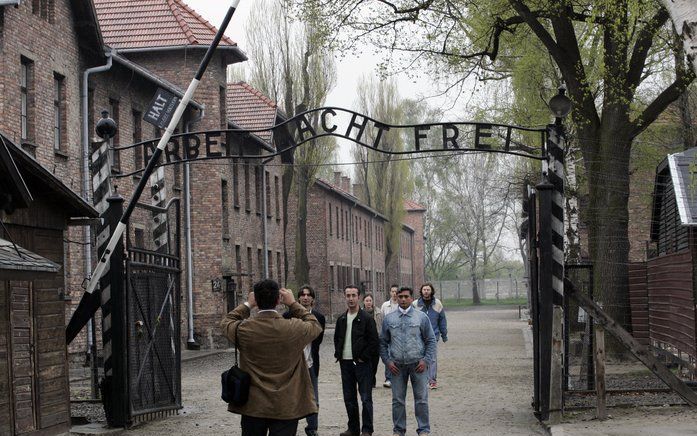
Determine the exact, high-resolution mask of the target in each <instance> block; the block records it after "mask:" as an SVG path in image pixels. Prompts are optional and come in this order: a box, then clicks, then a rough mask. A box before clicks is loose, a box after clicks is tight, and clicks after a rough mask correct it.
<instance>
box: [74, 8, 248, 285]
mask: <svg viewBox="0 0 697 436" xmlns="http://www.w3.org/2000/svg"><path fill="white" fill-rule="evenodd" d="M239 3H240V0H233V1H232V5H231V6H230V8H229V9H228V12H227V14H226V15H225V18H224V19H223V23H222V24H221V25H220V28H219V29H218V33H216V34H215V37H214V38H213V42H211V45H210V46H209V47H208V50H207V51H206V54H205V55H204V56H203V59H202V60H201V64H200V65H199V68H198V71H197V72H196V75H195V76H194V78H193V79H192V80H191V83H190V84H189V87H188V88H187V89H186V92H185V93H184V96H183V97H182V99H181V101H180V102H179V105H178V106H177V109H176V110H175V111H174V115H173V116H172V119H171V120H170V122H169V124H168V125H167V128H166V129H165V132H164V135H162V137H161V138H160V142H159V143H158V144H157V148H156V149H155V151H154V152H153V155H152V157H151V158H150V161H149V162H148V165H147V166H146V167H145V170H144V171H143V175H142V178H141V179H140V182H139V183H138V186H136V189H135V191H134V192H133V196H132V197H131V199H130V200H129V202H128V205H127V206H126V209H125V210H124V212H123V215H122V216H121V219H120V220H119V223H118V224H117V225H116V228H115V229H114V233H113V234H112V235H111V238H110V239H109V242H108V243H107V246H106V249H105V251H104V254H103V255H102V256H101V257H100V258H99V262H97V267H96V268H95V269H94V272H93V273H92V276H91V277H90V281H89V283H88V284H87V289H86V290H85V292H86V293H89V294H92V293H93V292H94V290H95V289H96V288H97V284H98V283H99V277H101V275H102V273H103V272H104V270H105V269H106V267H107V264H108V263H109V258H110V257H111V255H112V253H113V252H114V249H115V248H116V244H117V243H118V242H119V241H120V240H121V236H123V233H124V231H125V230H126V223H127V222H128V219H129V218H130V217H131V214H132V213H133V209H134V208H135V206H136V203H137V202H138V199H139V198H140V196H141V194H142V193H143V190H144V189H145V185H146V184H147V183H148V180H149V179H150V175H151V174H152V173H153V171H154V169H155V166H156V165H157V162H158V161H159V160H160V156H161V155H162V152H163V151H164V149H165V147H167V143H168V142H169V139H170V138H171V137H172V134H173V133H174V129H176V127H177V125H178V124H179V120H180V119H181V117H182V114H183V113H184V110H185V109H186V107H187V106H188V105H189V102H190V101H191V98H192V96H193V95H194V92H196V88H198V85H199V83H200V82H201V78H202V77H203V74H204V73H205V72H206V68H208V64H209V63H210V61H211V58H212V57H213V54H214V53H215V49H216V47H218V44H219V43H220V40H221V38H222V37H223V33H224V32H225V29H227V26H228V24H229V23H230V19H231V18H232V15H233V14H234V13H235V9H236V8H237V5H238V4H239Z"/></svg>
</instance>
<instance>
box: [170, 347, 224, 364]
mask: <svg viewBox="0 0 697 436" xmlns="http://www.w3.org/2000/svg"><path fill="white" fill-rule="evenodd" d="M234 352H235V349H234V348H225V349H217V350H205V351H197V352H195V353H191V354H189V353H187V354H188V355H187V356H184V355H182V356H181V362H182V363H184V362H190V361H192V360H198V359H203V358H204V357H210V356H215V355H216V354H222V353H234Z"/></svg>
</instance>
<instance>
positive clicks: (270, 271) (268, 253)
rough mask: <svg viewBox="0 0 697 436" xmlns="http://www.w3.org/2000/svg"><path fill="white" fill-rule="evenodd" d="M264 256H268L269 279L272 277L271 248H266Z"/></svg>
mask: <svg viewBox="0 0 697 436" xmlns="http://www.w3.org/2000/svg"><path fill="white" fill-rule="evenodd" d="M266 256H268V259H269V268H268V270H269V277H268V278H269V279H270V278H272V277H273V252H272V251H271V250H268V251H267V252H266Z"/></svg>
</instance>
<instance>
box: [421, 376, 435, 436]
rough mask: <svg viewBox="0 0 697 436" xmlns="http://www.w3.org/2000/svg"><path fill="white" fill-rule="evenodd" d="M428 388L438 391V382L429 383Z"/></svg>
mask: <svg viewBox="0 0 697 436" xmlns="http://www.w3.org/2000/svg"><path fill="white" fill-rule="evenodd" d="M428 388H429V389H438V383H436V382H434V381H433V382H429V383H428ZM424 434H428V433H424Z"/></svg>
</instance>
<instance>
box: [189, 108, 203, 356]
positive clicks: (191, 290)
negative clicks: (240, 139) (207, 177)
mask: <svg viewBox="0 0 697 436" xmlns="http://www.w3.org/2000/svg"><path fill="white" fill-rule="evenodd" d="M205 114H206V110H205V106H202V107H201V108H200V109H199V115H198V117H196V118H194V119H192V120H190V121H188V122H187V123H186V124H185V125H184V132H187V133H188V132H189V131H190V130H191V125H192V124H194V123H197V122H199V121H201V119H202V118H203V117H204V115H205ZM190 170H191V169H190V163H189V162H186V163H185V164H184V234H185V235H186V249H185V251H186V318H187V339H186V348H187V349H188V350H198V349H199V348H200V347H201V346H200V345H199V344H197V343H196V340H195V339H194V278H193V265H192V262H193V256H192V249H191V172H190Z"/></svg>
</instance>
